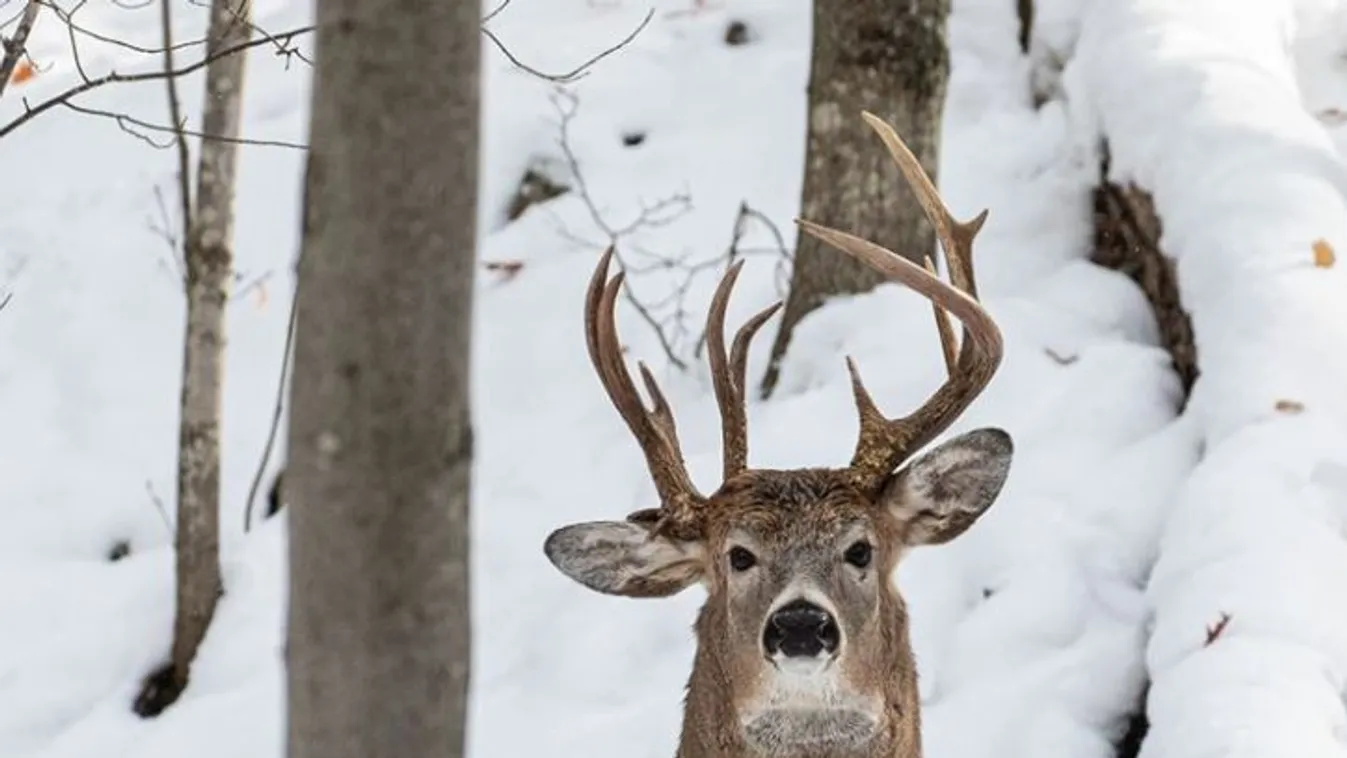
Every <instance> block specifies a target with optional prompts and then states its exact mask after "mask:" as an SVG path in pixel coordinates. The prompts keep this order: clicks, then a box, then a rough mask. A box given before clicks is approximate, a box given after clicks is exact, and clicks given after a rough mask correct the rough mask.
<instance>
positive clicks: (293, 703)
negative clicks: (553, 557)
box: [285, 0, 480, 758]
mask: <svg viewBox="0 0 1347 758" xmlns="http://www.w3.org/2000/svg"><path fill="white" fill-rule="evenodd" d="M479 9H480V4H479V3H477V2H476V1H475V0H474V1H473V2H468V1H467V0H439V1H438V2H420V1H413V0H319V1H318V3H317V24H318V31H317V41H316V58H317V61H316V62H317V67H316V71H315V79H314V85H313V101H312V110H311V114H312V116H311V117H312V126H311V139H310V145H311V147H310V152H309V157H308V167H307V176H306V189H305V202H304V229H303V245H302V252H301V259H300V264H299V301H298V308H299V311H298V321H297V324H296V332H295V348H294V374H293V377H292V383H291V396H290V426H289V443H288V447H289V458H288V463H287V468H286V473H285V495H286V500H287V502H288V505H289V514H290V516H289V518H290V605H289V632H288V650H287V656H288V662H289V665H288V677H289V680H288V681H289V689H288V697H289V723H288V729H289V733H288V746H287V749H288V754H289V756H290V758H372V757H373V756H398V757H399V758H431V757H432V756H433V757H434V758H451V757H453V756H462V755H463V753H464V749H465V748H464V732H465V729H464V725H465V720H466V713H467V694H468V672H469V653H470V647H469V632H470V618H469V588H468V569H469V565H468V528H469V521H468V496H469V485H470V474H471V463H472V427H471V421H470V405H469V366H468V361H469V354H470V336H471V328H470V326H471V317H472V292H473V280H474V261H475V252H476V228H475V219H476V206H477V199H476V198H477V174H478V170H477V160H478V158H477V151H478V118H479V116H478V112H479V92H478V89H479V80H478V52H479V41H478V14H479Z"/></svg>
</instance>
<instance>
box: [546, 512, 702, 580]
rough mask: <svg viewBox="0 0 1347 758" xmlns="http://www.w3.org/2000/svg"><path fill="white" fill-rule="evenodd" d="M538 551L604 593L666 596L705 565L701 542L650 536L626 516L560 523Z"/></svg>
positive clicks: (698, 576)
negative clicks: (624, 517)
mask: <svg viewBox="0 0 1347 758" xmlns="http://www.w3.org/2000/svg"><path fill="white" fill-rule="evenodd" d="M543 552H545V553H546V554H547V558H548V560H550V561H552V565H553V566H556V567H557V569H558V570H560V571H561V573H563V574H565V575H566V576H568V577H570V578H571V579H574V580H575V581H577V582H579V583H580V584H583V585H584V586H586V587H588V588H590V589H592V590H595V591H596V592H602V593H604V594H605V595H622V596H624V597H668V596H669V595H674V594H677V593H678V592H681V591H683V590H685V589H687V588H688V587H690V586H692V585H693V584H696V583H697V582H698V581H700V580H701V578H702V575H703V573H704V572H705V570H706V550H705V549H704V548H703V547H702V544H701V543H700V542H683V541H679V540H674V539H670V538H668V537H664V536H652V535H651V533H650V530H649V528H648V527H645V526H642V525H640V524H636V523H632V522H630V521H593V522H589V523H584V524H572V525H570V526H566V527H562V528H561V529H558V530H556V531H555V532H552V534H551V535H549V536H548V538H547V541H546V542H544V543H543Z"/></svg>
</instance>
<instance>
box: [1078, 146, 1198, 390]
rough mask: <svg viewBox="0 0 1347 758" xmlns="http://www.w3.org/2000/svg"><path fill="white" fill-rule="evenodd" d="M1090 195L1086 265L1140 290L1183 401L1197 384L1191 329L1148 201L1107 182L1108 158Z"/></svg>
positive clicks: (1141, 194)
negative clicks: (1091, 233)
mask: <svg viewBox="0 0 1347 758" xmlns="http://www.w3.org/2000/svg"><path fill="white" fill-rule="evenodd" d="M1100 176H1101V177H1103V178H1102V179H1101V183H1100V185H1099V187H1097V188H1096V189H1095V193H1094V205H1095V212H1094V229H1095V239H1094V254H1093V255H1092V256H1091V260H1093V261H1094V262H1095V263H1097V264H1099V265H1101V266H1105V267H1107V268H1111V269H1114V270H1116V271H1120V272H1122V273H1124V274H1126V275H1127V276H1128V277H1130V278H1131V279H1132V280H1133V281H1135V282H1136V283H1137V285H1138V286H1139V287H1140V288H1141V291H1142V292H1143V293H1144V294H1145V295H1146V300H1147V301H1148V302H1149V303H1150V305H1151V309H1152V310H1153V311H1154V312H1155V321H1156V325H1157V326H1158V327H1159V329H1160V341H1161V345H1162V347H1164V348H1165V350H1166V351H1167V352H1168V353H1169V356H1170V359H1171V360H1172V361H1173V363H1174V371H1175V373H1176V374H1178V377H1179V381H1180V382H1182V385H1183V392H1184V397H1185V398H1186V397H1187V396H1188V394H1189V393H1190V392H1191V391H1192V389H1193V383H1194V382H1195V381H1196V380H1197V375H1198V367H1197V347H1196V345H1195V344H1194V342H1193V324H1192V321H1191V319H1189V317H1188V313H1187V312H1186V311H1185V310H1184V309H1183V303H1182V302H1181V301H1180V298H1179V285H1178V279H1177V277H1176V275H1175V272H1174V263H1173V261H1171V260H1170V259H1169V257H1168V256H1166V255H1165V254H1164V251H1162V250H1161V249H1160V232H1161V226H1160V219H1159V216H1157V215H1156V213H1155V207H1154V204H1153V202H1152V201H1151V197H1150V195H1149V194H1147V193H1146V192H1145V191H1144V190H1142V189H1141V188H1139V187H1135V186H1128V187H1121V186H1119V185H1117V184H1114V183H1112V182H1109V181H1108V180H1107V177H1108V158H1107V152H1106V153H1105V158H1104V161H1103V165H1102V167H1101V173H1100Z"/></svg>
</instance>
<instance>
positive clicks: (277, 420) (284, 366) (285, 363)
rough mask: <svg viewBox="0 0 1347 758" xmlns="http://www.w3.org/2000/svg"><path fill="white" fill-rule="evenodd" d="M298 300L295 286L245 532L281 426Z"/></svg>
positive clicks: (247, 506) (246, 511)
mask: <svg viewBox="0 0 1347 758" xmlns="http://www.w3.org/2000/svg"><path fill="white" fill-rule="evenodd" d="M298 300H299V287H295V292H294V294H293V295H291V297H290V325H289V326H288V327H287V328H286V331H285V347H284V348H282V352H281V378H280V380H279V381H277V382H276V401H275V403H273V404H272V408H271V428H270V429H269V430H267V442H266V444H265V445H263V447H262V459H261V460H260V461H258V462H257V471H256V472H254V474H253V481H252V484H251V485H249V486H248V499H247V500H246V501H245V506H244V511H243V533H244V534H247V533H248V532H249V531H251V530H252V528H253V504H254V503H255V502H256V501H257V493H258V490H260V489H261V488H262V476H263V475H264V474H265V473H266V470H267V464H268V463H269V462H270V461H271V451H272V448H274V447H275V446H276V435H277V433H278V432H279V430H280V428H281V416H282V415H284V410H285V387H286V383H287V382H288V381H289V379H290V363H291V361H292V360H293V358H292V356H291V346H292V345H293V344H294V341H295V314H296V313H297V312H298V311H299V309H298V308H297V307H296V305H297V303H298Z"/></svg>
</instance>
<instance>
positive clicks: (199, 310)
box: [172, 0, 252, 697]
mask: <svg viewBox="0 0 1347 758" xmlns="http://www.w3.org/2000/svg"><path fill="white" fill-rule="evenodd" d="M249 11H250V8H249V5H248V3H247V2H242V3H240V2H238V0H214V2H212V3H211V11H210V26H209V29H208V31H207V43H206V55H207V57H210V56H212V55H215V54H216V52H217V51H219V50H220V49H222V48H225V47H229V46H232V45H237V44H239V43H241V42H245V41H247V40H248V38H249V37H250V36H251V31H252V30H251V27H250V26H249V24H248V20H249ZM246 60H247V59H246V56H245V55H244V54H236V55H228V56H225V57H222V58H219V59H216V60H214V61H212V62H211V63H210V64H209V65H208V66H207V67H206V97H205V105H204V106H203V111H202V117H201V132H202V134H204V135H207V136H206V137H205V138H203V139H202V142H201V156H200V161H199V163H198V167H197V186H196V203H195V205H194V206H193V207H192V212H191V218H190V220H189V221H188V223H187V240H186V250H185V256H184V257H185V258H186V263H187V334H186V339H185V341H184V349H183V382H182V398H181V406H180V419H179V430H178V526H177V531H178V534H177V587H178V592H177V603H178V605H177V615H176V616H175V621H174V626H173V658H172V662H173V683H174V688H175V689H177V690H178V691H181V689H182V688H183V687H186V686H187V680H188V676H189V673H190V669H191V664H192V660H193V659H194V658H195V657H196V651H197V648H199V647H200V646H201V641H202V639H204V638H205V636H206V629H207V628H209V626H210V622H211V618H212V617H213V616H214V615H215V605H216V603H217V602H218V600H219V597H220V591H221V585H220V396H221V388H222V384H223V380H224V352H225V342H226V340H225V304H226V302H227V300H228V295H229V278H230V271H231V269H232V266H233V254H232V251H231V250H230V245H231V244H232V240H233V235H234V174H235V167H236V165H237V163H238V160H237V149H236V148H237V146H236V144H235V143H234V142H233V141H232V140H235V139H237V138H238V136H239V120H240V115H241V111H242V100H243V72H244V63H245V61H246ZM211 137H219V138H222V139H211ZM179 138H181V135H179ZM185 186H186V185H185V184H184V187H185ZM184 203H186V200H185V199H184ZM174 697H176V695H175V696H174Z"/></svg>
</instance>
